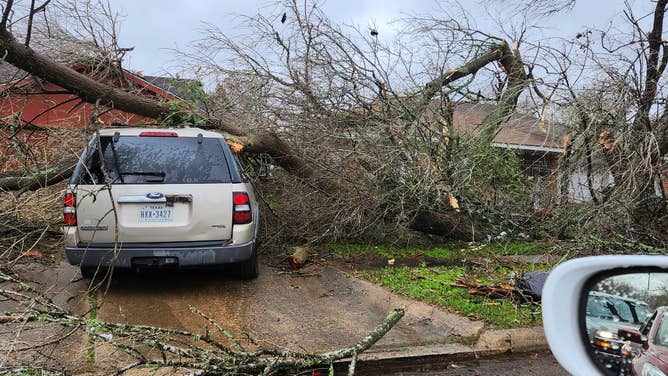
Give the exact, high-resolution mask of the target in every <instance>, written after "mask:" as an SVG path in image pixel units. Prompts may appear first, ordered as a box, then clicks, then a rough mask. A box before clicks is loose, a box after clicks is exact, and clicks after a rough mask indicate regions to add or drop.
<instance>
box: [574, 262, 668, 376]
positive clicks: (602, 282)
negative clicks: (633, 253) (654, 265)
mask: <svg viewBox="0 0 668 376" xmlns="http://www.w3.org/2000/svg"><path fill="white" fill-rule="evenodd" d="M592 282H593V283H590V284H589V286H592V287H591V288H590V289H589V291H588V292H587V296H586V306H585V307H583V308H584V313H583V314H584V316H585V319H584V322H585V325H586V332H587V334H586V335H587V339H586V340H587V341H588V342H589V344H590V348H591V350H592V351H591V353H592V354H593V357H594V360H595V361H596V362H597V363H599V364H600V365H601V367H602V368H604V369H605V370H606V371H607V373H608V374H611V375H645V374H647V372H648V371H647V369H648V367H650V368H653V369H656V370H658V371H660V372H663V373H665V374H668V273H630V274H629V273H627V274H618V275H613V276H608V277H604V278H599V279H597V280H594V281H592ZM664 315H665V316H666V320H664ZM656 374H657V375H660V374H662V373H656Z"/></svg>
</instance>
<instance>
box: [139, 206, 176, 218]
mask: <svg viewBox="0 0 668 376" xmlns="http://www.w3.org/2000/svg"><path fill="white" fill-rule="evenodd" d="M173 214H174V213H173V211H172V208H167V207H164V206H161V205H146V206H144V207H142V208H141V209H140V210H139V222H172V221H173V220H174V215H173Z"/></svg>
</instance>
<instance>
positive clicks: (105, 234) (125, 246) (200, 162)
mask: <svg viewBox="0 0 668 376" xmlns="http://www.w3.org/2000/svg"><path fill="white" fill-rule="evenodd" d="M98 144H99V145H101V148H98ZM63 215H64V221H65V242H66V246H65V251H66V254H67V258H68V260H69V262H70V263H71V264H72V265H78V266H79V267H80V268H81V273H82V274H83V275H84V276H85V277H91V276H93V275H94V274H95V273H96V272H99V270H101V268H107V267H109V266H111V265H114V266H115V267H116V268H131V269H146V268H154V267H194V266H209V265H222V264H232V265H230V266H229V267H226V269H228V270H231V271H232V273H234V274H236V275H237V276H239V277H241V278H255V277H256V276H257V274H258V265H257V253H256V237H257V223H258V205H257V203H256V201H255V196H254V194H253V189H252V187H251V185H250V183H249V182H248V181H247V179H246V178H245V176H244V175H243V173H242V171H241V169H240V167H239V165H238V163H237V160H236V159H235V157H234V156H233V154H232V153H231V151H230V149H229V147H228V146H227V144H226V142H225V139H224V138H223V136H222V135H220V134H218V133H215V132H209V131H205V130H202V129H198V128H177V129H172V128H170V129H165V128H161V129H151V128H116V129H104V130H101V131H100V140H99V143H98V140H97V138H96V137H93V139H92V140H91V141H90V143H89V145H88V147H87V148H86V150H84V152H83V155H82V156H81V158H80V161H79V164H78V165H77V167H76V169H75V171H74V173H73V175H72V178H71V180H70V183H69V186H68V190H67V193H66V195H65V198H64V207H63Z"/></svg>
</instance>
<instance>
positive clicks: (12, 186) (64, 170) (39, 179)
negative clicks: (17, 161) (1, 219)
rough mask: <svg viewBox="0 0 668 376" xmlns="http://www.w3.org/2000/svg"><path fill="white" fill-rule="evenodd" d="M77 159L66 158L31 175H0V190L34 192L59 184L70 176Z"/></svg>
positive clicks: (20, 173) (23, 173) (15, 172)
mask: <svg viewBox="0 0 668 376" xmlns="http://www.w3.org/2000/svg"><path fill="white" fill-rule="evenodd" d="M77 161H78V158H68V159H66V160H64V161H61V162H58V163H56V164H54V165H52V166H49V167H46V168H44V169H42V170H37V171H33V172H31V173H25V172H17V171H10V172H5V173H2V174H0V190H5V191H18V190H24V191H25V190H35V189H39V188H43V187H47V186H49V185H52V184H56V183H59V182H61V181H63V180H65V179H67V178H69V177H70V176H71V175H72V172H73V171H74V167H75V166H76V163H77Z"/></svg>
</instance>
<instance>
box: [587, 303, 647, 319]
mask: <svg viewBox="0 0 668 376" xmlns="http://www.w3.org/2000/svg"><path fill="white" fill-rule="evenodd" d="M647 313H648V310H647V307H645V306H643V305H636V304H635V303H633V302H630V301H627V300H623V299H617V298H614V297H609V296H606V297H603V296H589V298H588V299H587V316H590V317H598V318H602V319H606V320H614V321H622V322H628V323H633V324H640V323H642V322H643V321H645V320H646V318H647Z"/></svg>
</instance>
